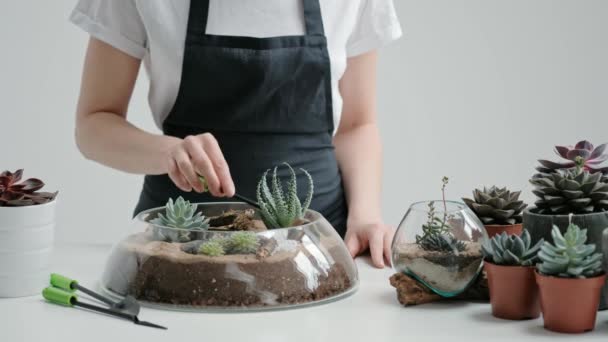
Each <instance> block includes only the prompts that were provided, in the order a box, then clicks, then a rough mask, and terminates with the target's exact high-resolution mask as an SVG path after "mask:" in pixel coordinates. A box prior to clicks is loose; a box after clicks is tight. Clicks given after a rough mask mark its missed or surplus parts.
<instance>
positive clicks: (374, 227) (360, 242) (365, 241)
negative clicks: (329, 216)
mask: <svg viewBox="0 0 608 342" xmlns="http://www.w3.org/2000/svg"><path fill="white" fill-rule="evenodd" d="M393 235H395V229H394V228H393V227H390V226H387V225H385V224H384V223H382V222H377V223H359V222H348V224H347V230H346V236H345V237H344V242H345V243H346V247H347V248H348V251H349V252H350V254H351V255H352V256H353V258H354V257H355V256H357V255H359V254H360V253H362V252H364V251H365V250H367V248H368V247H369V251H370V254H371V256H372V262H373V264H374V266H376V267H378V268H383V267H384V266H385V265H389V266H390V264H391V242H392V241H393Z"/></svg>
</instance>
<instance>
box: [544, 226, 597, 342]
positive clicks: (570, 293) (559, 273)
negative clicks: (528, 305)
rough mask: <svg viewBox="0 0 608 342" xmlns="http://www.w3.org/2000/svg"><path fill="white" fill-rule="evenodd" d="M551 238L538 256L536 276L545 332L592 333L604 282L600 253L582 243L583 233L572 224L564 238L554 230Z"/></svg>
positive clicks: (558, 231)
mask: <svg viewBox="0 0 608 342" xmlns="http://www.w3.org/2000/svg"><path fill="white" fill-rule="evenodd" d="M551 235H552V238H553V243H550V242H544V243H543V244H542V246H541V250H540V252H539V253H538V256H539V258H540V261H541V262H540V263H539V264H538V265H537V272H536V282H537V283H538V286H539V288H540V300H541V307H542V312H543V319H544V321H545V328H547V329H549V330H553V331H557V332H565V333H582V332H585V331H589V330H593V328H594V327H595V319H596V315H597V308H598V305H599V301H600V290H601V288H602V285H603V284H604V282H605V280H606V274H605V271H604V269H603V268H602V253H596V252H595V249H596V246H595V245H594V244H586V243H585V242H586V241H587V230H586V229H581V228H579V226H577V225H575V224H570V225H568V228H567V230H566V232H565V233H564V234H562V233H561V231H560V229H559V228H558V227H557V226H554V227H553V229H552V231H551Z"/></svg>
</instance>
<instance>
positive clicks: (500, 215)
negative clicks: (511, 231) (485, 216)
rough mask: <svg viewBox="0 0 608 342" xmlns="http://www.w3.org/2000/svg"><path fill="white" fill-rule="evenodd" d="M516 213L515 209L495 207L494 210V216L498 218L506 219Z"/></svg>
mask: <svg viewBox="0 0 608 342" xmlns="http://www.w3.org/2000/svg"><path fill="white" fill-rule="evenodd" d="M514 213H515V211H514V210H501V209H494V211H492V216H493V217H494V218H496V219H500V220H506V219H508V218H509V217H511V216H513V214H514Z"/></svg>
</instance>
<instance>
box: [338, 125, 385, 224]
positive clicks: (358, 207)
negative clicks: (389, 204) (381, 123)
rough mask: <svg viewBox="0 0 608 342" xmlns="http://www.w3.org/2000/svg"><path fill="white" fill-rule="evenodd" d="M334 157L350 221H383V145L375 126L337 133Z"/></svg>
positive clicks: (360, 126) (358, 127) (364, 126)
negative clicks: (337, 165)
mask: <svg viewBox="0 0 608 342" xmlns="http://www.w3.org/2000/svg"><path fill="white" fill-rule="evenodd" d="M334 145H335V147H336V156H337V159H338V163H339V166H340V171H341V172H342V178H343V181H344V187H345V191H346V200H347V202H348V208H349V217H348V219H349V221H356V222H360V223H376V222H381V221H382V213H381V191H382V144H381V141H380V135H379V133H378V127H377V125H376V124H375V123H366V124H362V125H359V126H355V127H352V128H350V129H348V130H345V131H343V132H339V133H338V134H336V136H335V137H334Z"/></svg>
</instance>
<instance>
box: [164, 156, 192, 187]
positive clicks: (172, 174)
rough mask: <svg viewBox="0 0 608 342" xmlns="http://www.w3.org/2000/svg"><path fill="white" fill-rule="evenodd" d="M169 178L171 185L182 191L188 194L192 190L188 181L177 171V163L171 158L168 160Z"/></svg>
mask: <svg viewBox="0 0 608 342" xmlns="http://www.w3.org/2000/svg"><path fill="white" fill-rule="evenodd" d="M168 174H169V178H170V179H171V181H173V183H174V184H175V185H176V186H177V187H178V188H179V189H180V190H182V191H186V192H190V191H192V188H191V187H190V184H189V183H188V181H187V180H186V179H185V178H184V176H182V173H181V172H180V171H179V168H178V167H177V163H176V162H175V160H174V159H173V158H170V159H169V172H168Z"/></svg>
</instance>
